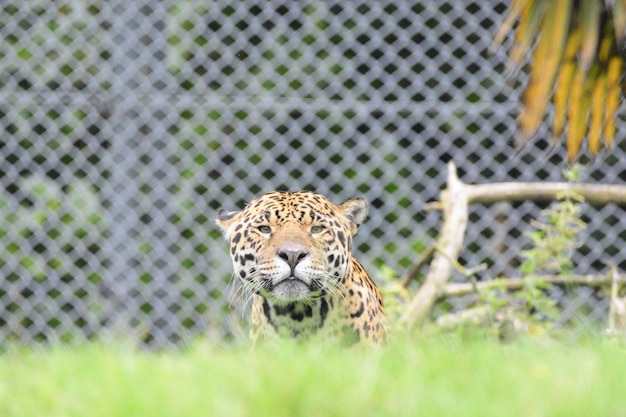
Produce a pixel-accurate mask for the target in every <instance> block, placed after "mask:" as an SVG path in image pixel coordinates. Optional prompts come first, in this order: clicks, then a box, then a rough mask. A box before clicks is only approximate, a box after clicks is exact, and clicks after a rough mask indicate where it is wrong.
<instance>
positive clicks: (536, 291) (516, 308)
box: [481, 166, 586, 335]
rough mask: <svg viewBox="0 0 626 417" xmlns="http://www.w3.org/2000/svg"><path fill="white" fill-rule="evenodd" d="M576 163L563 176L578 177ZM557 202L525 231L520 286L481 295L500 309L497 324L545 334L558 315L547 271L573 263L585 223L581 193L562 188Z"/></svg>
mask: <svg viewBox="0 0 626 417" xmlns="http://www.w3.org/2000/svg"><path fill="white" fill-rule="evenodd" d="M579 171H580V167H579V166H574V167H572V168H571V169H569V170H567V171H565V172H564V176H565V178H566V179H567V180H568V181H570V182H574V181H576V180H577V179H578V178H579ZM557 200H558V201H557V202H556V203H555V204H553V205H552V206H551V207H549V208H548V209H546V210H544V211H543V212H542V216H543V218H544V219H543V220H533V221H532V222H531V225H532V226H533V228H534V230H532V231H530V232H528V233H526V236H527V237H528V238H529V239H530V244H531V246H530V248H529V249H527V250H524V251H522V253H521V255H522V256H523V258H524V261H523V262H522V264H521V265H520V267H519V270H520V272H521V273H522V274H523V285H522V287H521V289H520V290H518V291H516V292H513V293H506V292H504V291H503V289H502V288H500V289H493V290H491V291H486V292H485V293H483V294H481V299H482V300H483V302H484V303H485V304H487V305H489V306H490V307H491V308H492V309H494V310H496V311H499V317H498V314H496V318H499V319H500V320H499V321H500V323H499V325H500V326H503V327H502V328H501V330H503V328H507V329H510V327H511V325H512V326H513V327H514V331H515V332H516V333H517V332H520V331H522V332H527V333H529V334H531V335H537V334H544V333H545V332H546V331H549V330H551V329H552V328H553V326H554V324H555V323H557V322H558V321H559V319H560V311H559V309H558V308H557V306H556V303H555V301H554V300H553V299H552V298H550V296H549V294H548V293H547V290H548V289H550V287H551V284H549V283H547V282H546V280H545V277H546V276H547V275H558V276H561V277H568V276H569V275H570V274H571V271H572V269H573V267H574V264H573V262H572V258H573V255H574V252H575V250H576V249H577V248H578V247H580V245H581V244H582V242H581V241H580V239H579V234H580V232H582V231H583V230H584V229H585V227H586V224H585V222H584V221H583V220H582V219H581V203H583V201H584V199H583V197H582V196H581V195H580V194H578V193H576V192H575V191H564V192H562V193H560V194H559V195H558V196H557Z"/></svg>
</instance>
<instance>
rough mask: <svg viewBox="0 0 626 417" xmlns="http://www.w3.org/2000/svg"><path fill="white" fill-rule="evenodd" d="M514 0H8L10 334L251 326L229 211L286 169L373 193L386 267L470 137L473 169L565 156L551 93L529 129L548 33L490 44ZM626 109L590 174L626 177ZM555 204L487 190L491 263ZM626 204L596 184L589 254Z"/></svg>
mask: <svg viewBox="0 0 626 417" xmlns="http://www.w3.org/2000/svg"><path fill="white" fill-rule="evenodd" d="M575 3H576V5H578V2H575ZM582 3H584V2H582ZM582 3H581V4H582ZM509 6H510V5H509V4H508V2H502V1H496V0H481V1H469V2H454V1H444V2H441V1H431V0H426V1H420V2H415V3H410V4H409V3H406V2H402V1H391V2H386V3H384V4H381V3H375V4H371V3H370V2H350V3H347V4H344V3H343V2H321V1H308V2H304V3H289V2H287V3H283V4H274V3H267V4H265V3H263V4H261V3H257V2H247V1H245V2H238V3H234V4H233V3H232V2H225V1H209V2H207V1H196V0H191V1H181V2H163V1H150V0H141V1H133V2H128V1H121V0H111V1H99V0H88V1H82V0H66V1H62V0H59V1H53V2H50V1H42V0H33V1H28V2H21V1H6V2H4V3H3V4H2V5H0V8H1V10H2V14H1V15H0V36H1V37H2V40H3V42H1V43H0V69H1V70H0V97H1V101H0V126H1V128H2V131H3V135H2V137H1V138H0V158H2V164H0V213H1V216H2V220H1V221H0V247H1V248H2V250H1V251H0V306H1V307H2V308H1V309H0V336H1V338H0V339H1V340H2V341H5V342H6V341H8V340H19V341H23V342H26V343H41V342H46V341H55V340H63V341H73V340H83V339H86V338H98V337H104V336H103V335H106V334H111V333H112V334H116V333H118V332H122V333H132V334H136V335H137V337H138V338H140V339H141V340H143V341H145V342H146V343H148V344H150V345H154V346H170V345H172V344H173V345H180V344H184V343H186V342H187V341H189V340H191V339H193V338H194V337H196V336H197V335H199V334H207V333H210V334H212V335H214V336H215V337H216V338H218V339H232V338H237V337H240V335H241V334H242V333H243V332H242V330H241V328H242V327H244V326H245V318H244V317H245V316H246V314H245V309H246V305H245V300H237V299H235V300H232V293H234V291H233V290H232V288H233V286H235V285H236V283H232V282H231V281H232V280H231V266H230V261H229V259H228V253H227V249H226V243H225V242H223V241H222V239H221V236H220V234H219V232H218V231H217V230H216V228H215V227H214V224H213V220H212V219H213V218H214V215H215V211H216V210H217V209H218V208H219V207H226V208H230V209H234V208H237V207H242V205H243V204H244V203H245V202H246V201H249V200H250V199H252V198H253V197H254V196H255V195H256V194H259V193H262V192H265V191H269V190H273V189H283V190H287V189H289V190H297V189H309V190H315V191H317V192H320V193H323V194H326V195H328V196H329V197H330V198H331V199H333V200H335V201H341V200H343V199H346V198H349V197H351V196H354V195H362V196H364V197H365V198H367V199H368V200H369V201H370V204H371V213H370V219H369V220H368V221H367V223H366V224H365V225H364V227H363V228H362V230H361V231H360V233H359V235H358V237H357V238H356V244H357V247H356V249H355V251H356V255H357V257H358V258H359V259H360V260H361V261H362V262H363V263H364V264H365V265H366V267H367V268H368V269H369V270H370V271H371V273H372V275H373V277H374V278H375V280H377V281H378V282H379V283H383V282H384V281H386V280H389V279H393V277H395V276H397V275H399V274H401V273H403V272H404V271H405V270H406V269H407V268H409V267H410V265H411V264H412V263H413V262H415V260H416V259H417V258H419V255H420V254H421V253H422V252H423V251H424V250H425V249H426V248H427V247H428V246H429V245H430V244H431V243H432V241H433V239H434V238H435V237H436V235H437V232H438V227H439V225H440V217H439V214H438V213H434V212H425V211H423V210H422V206H423V204H424V203H425V202H428V201H431V200H434V199H436V198H437V197H438V194H439V191H440V189H441V188H442V187H443V185H444V183H445V164H446V162H447V161H449V160H454V161H455V162H456V164H457V166H458V167H459V172H460V175H461V177H462V180H463V181H465V182H468V183H473V182H494V181H509V180H524V181H545V180H559V179H561V171H562V168H563V167H564V166H565V165H566V158H567V156H566V152H565V150H564V148H563V145H562V144H556V145H554V146H555V147H556V148H555V150H554V151H552V152H550V151H549V150H550V147H551V146H553V145H552V137H551V136H552V135H551V133H550V127H549V126H550V120H551V118H552V117H555V115H554V109H553V107H552V106H550V105H548V106H547V107H546V111H547V114H548V118H547V119H546V120H545V121H542V122H541V123H539V124H538V125H537V127H536V128H534V130H533V136H534V138H535V139H534V140H533V141H532V142H530V143H529V144H527V145H526V146H525V147H523V148H521V150H520V149H517V148H516V145H515V140H514V138H515V136H516V134H517V132H518V125H517V121H516V117H517V112H518V109H519V105H520V102H521V101H522V99H523V94H524V93H523V91H524V90H523V88H524V86H525V85H526V82H527V81H528V77H527V76H526V71H525V65H526V64H527V63H528V62H529V59H530V56H529V54H522V58H521V60H520V61H519V62H516V64H518V65H519V66H521V68H522V70H520V72H519V73H518V74H517V76H516V77H515V78H513V79H511V78H510V73H509V71H508V68H509V65H510V64H509V63H510V61H509V58H508V56H507V53H508V50H509V47H510V46H511V45H513V44H514V42H515V41H516V40H515V36H517V35H515V34H513V32H509V31H508V30H507V31H505V32H504V36H503V37H501V38H500V39H499V41H501V42H502V44H503V47H501V48H498V49H496V50H495V51H494V50H493V49H492V50H491V51H490V46H491V44H492V42H493V39H494V35H495V34H496V33H497V31H498V27H499V26H500V24H501V23H502V22H503V21H504V19H505V16H507V13H511V12H509ZM616 7H617V6H616ZM520 10H522V9H520ZM523 10H525V9H523ZM520 25H521V23H520ZM516 33H519V29H518V32H516ZM598 44H601V42H600V41H598ZM531 69H532V65H531ZM618 114H619V112H618ZM542 120H543V119H542ZM623 132H624V130H623V119H622V118H621V117H618V118H617V120H616V131H615V142H616V143H615V145H614V146H613V148H612V149H611V152H610V153H603V152H602V151H600V153H599V156H596V158H595V159H590V158H589V157H588V156H587V154H586V153H583V156H582V157H581V158H580V160H581V162H583V163H586V164H587V166H588V167H587V169H586V170H584V171H583V173H582V174H581V180H583V181H588V182H621V181H623V180H624V178H626V166H625V165H624V163H623V161H624V160H626V159H625V158H624V157H625V156H626V155H624V147H623V141H622V140H620V138H621V137H622V136H623ZM590 146H591V145H590ZM592 153H595V151H594V152H592ZM545 207H546V204H543V203H541V204H535V203H519V204H517V203H516V204H508V203H502V204H495V205H490V206H478V207H476V208H474V209H473V210H472V213H471V214H470V221H471V223H472V224H471V226H470V228H469V230H468V235H467V239H466V249H465V250H464V251H463V253H462V255H461V260H460V261H461V263H462V264H467V265H476V264H478V263H481V262H484V263H486V264H487V265H488V269H487V270H486V271H484V272H482V273H481V275H480V276H479V277H478V278H479V279H491V278H494V277H497V276H519V275H520V273H521V272H520V271H519V266H520V265H521V264H522V262H523V259H522V258H520V252H521V251H522V250H523V249H525V248H526V249H528V248H529V247H530V245H531V242H530V241H529V239H528V237H526V236H525V235H524V233H525V232H526V231H527V230H528V229H529V227H530V226H529V223H530V221H531V219H536V218H541V215H542V214H541V210H542V209H544V208H545ZM624 214H625V213H624V210H623V208H622V207H618V206H602V207H595V206H591V205H588V204H584V205H583V207H582V214H581V216H582V218H583V220H584V221H585V222H586V223H587V224H588V226H587V228H586V229H585V230H584V231H583V232H582V238H581V239H582V241H583V244H582V245H581V247H580V248H579V249H578V250H577V251H576V253H575V255H574V256H573V260H574V262H573V263H574V265H573V266H572V269H573V270H574V271H577V272H580V273H599V272H604V271H605V269H606V266H605V264H603V263H602V262H601V260H603V259H610V260H611V261H612V262H613V263H614V264H615V265H617V266H618V267H619V268H621V269H623V268H624V267H625V266H626V256H624V254H623V251H621V250H620V246H621V245H620V242H622V241H623V240H624V238H626V220H624V219H626V216H625V215H624ZM453 279H454V280H457V281H458V280H462V279H463V277H462V276H461V275H460V274H457V275H455V276H454V277H453ZM550 296H551V297H552V299H554V300H555V302H557V303H558V304H559V306H560V308H562V309H564V311H566V312H567V313H566V315H565V317H564V320H568V319H571V318H572V317H574V316H576V314H582V315H584V317H586V320H587V321H588V322H590V323H594V322H597V321H600V320H604V318H605V316H606V310H607V306H608V303H607V302H606V297H604V294H603V292H602V291H600V290H591V289H588V288H583V289H580V290H575V291H565V290H564V289H562V288H559V287H555V288H553V289H552V290H551V292H550ZM474 301H475V300H471V299H470V298H461V299H459V300H458V301H456V302H455V303H454V304H445V305H442V306H440V309H439V310H438V311H439V312H447V311H453V310H455V309H460V308H464V307H465V306H467V305H468V304H469V303H472V302H474ZM435 314H437V312H436V313H435Z"/></svg>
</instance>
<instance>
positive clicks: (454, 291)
mask: <svg viewBox="0 0 626 417" xmlns="http://www.w3.org/2000/svg"><path fill="white" fill-rule="evenodd" d="M537 278H538V279H539V280H540V281H541V282H545V283H546V284H566V285H567V284H573V285H587V286H590V287H601V286H604V285H611V283H612V282H613V278H612V277H611V276H608V275H571V276H565V275H545V276H539V277H537ZM617 280H618V282H620V283H625V284H626V275H620V276H618V278H617ZM523 286H524V279H523V278H497V279H494V280H493V281H482V282H478V283H476V285H475V286H474V285H472V283H470V282H459V283H450V284H448V285H446V286H445V288H444V289H443V291H442V292H441V293H440V297H441V298H443V297H456V296H461V295H466V294H471V293H475V292H477V291H487V290H491V289H499V288H501V289H503V290H519V289H521V288H522V287H523Z"/></svg>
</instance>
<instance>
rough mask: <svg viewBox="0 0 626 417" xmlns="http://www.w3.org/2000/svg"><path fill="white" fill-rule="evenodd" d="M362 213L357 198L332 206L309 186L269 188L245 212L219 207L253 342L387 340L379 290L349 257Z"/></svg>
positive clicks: (363, 205) (361, 201)
mask: <svg viewBox="0 0 626 417" xmlns="http://www.w3.org/2000/svg"><path fill="white" fill-rule="evenodd" d="M367 214H368V204H367V202H366V201H365V200H364V199H362V198H352V199H349V200H347V201H345V202H343V203H341V204H338V205H336V204H333V203H332V202H331V201H330V200H329V199H328V198H326V197H324V196H323V195H321V194H317V193H314V192H310V191H298V192H283V191H273V192H269V193H266V194H263V195H260V196H258V197H256V198H254V199H253V200H252V201H250V202H249V203H248V204H247V205H246V206H245V208H244V209H243V210H240V211H228V210H225V209H220V210H219V211H218V213H217V219H216V223H217V225H218V226H219V228H220V229H221V230H222V232H223V234H224V237H225V238H226V239H227V240H228V241H229V246H230V256H231V260H232V264H233V269H234V274H235V276H236V277H237V278H236V279H238V280H239V281H240V282H241V283H242V288H243V293H244V294H246V295H249V297H251V298H252V307H251V317H250V324H251V326H250V337H251V339H252V341H253V342H255V343H256V342H257V341H258V340H267V339H274V340H276V339H278V340H280V339H281V338H295V339H298V340H305V339H310V338H312V337H321V338H324V339H327V340H330V341H332V343H335V342H336V343H337V344H353V343H358V344H381V343H383V342H384V340H385V339H386V337H387V333H388V325H387V321H386V318H385V313H384V307H383V300H382V297H381V294H380V291H379V289H378V288H377V287H376V285H375V284H374V282H373V281H372V279H371V278H370V276H369V275H368V273H367V272H366V271H365V269H364V268H363V266H362V265H361V264H360V263H359V262H358V261H357V260H356V259H355V258H354V257H353V256H352V244H353V243H352V238H353V236H354V235H355V234H356V233H357V230H358V227H359V225H361V224H362V223H363V222H364V221H365V219H366V217H367Z"/></svg>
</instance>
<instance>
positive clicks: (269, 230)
mask: <svg viewBox="0 0 626 417" xmlns="http://www.w3.org/2000/svg"><path fill="white" fill-rule="evenodd" d="M257 229H259V232H261V233H265V234H266V235H267V234H270V233H272V228H271V227H269V226H259V227H257Z"/></svg>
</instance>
